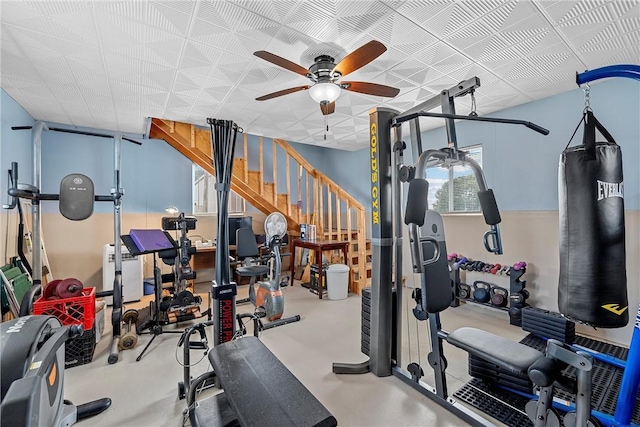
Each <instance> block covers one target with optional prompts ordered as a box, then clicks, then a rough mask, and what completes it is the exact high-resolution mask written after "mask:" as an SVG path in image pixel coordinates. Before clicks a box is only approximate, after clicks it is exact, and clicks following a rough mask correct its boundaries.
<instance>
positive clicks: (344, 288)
mask: <svg viewBox="0 0 640 427" xmlns="http://www.w3.org/2000/svg"><path fill="white" fill-rule="evenodd" d="M348 294H349V266H348V265H344V264H331V265H330V266H329V267H328V268H327V296H328V297H329V299H331V300H338V299H345V298H346V297H347V295H348Z"/></svg>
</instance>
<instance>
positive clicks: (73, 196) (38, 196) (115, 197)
mask: <svg viewBox="0 0 640 427" xmlns="http://www.w3.org/2000/svg"><path fill="white" fill-rule="evenodd" d="M11 129H12V130H27V129H31V132H32V145H33V184H20V183H18V164H17V163H15V162H14V163H13V164H12V176H13V179H12V182H13V183H14V184H13V186H12V187H11V188H10V189H9V195H10V196H12V197H16V198H23V199H29V200H31V206H32V207H31V222H32V227H33V231H32V235H33V242H34V244H33V255H32V264H33V265H32V269H33V275H32V278H33V286H32V287H31V288H30V289H29V291H28V292H27V293H26V294H25V296H24V298H23V301H22V303H21V305H20V316H25V315H27V314H30V313H29V312H28V310H29V308H30V307H31V306H32V304H31V303H32V301H33V300H34V299H35V297H36V295H38V294H40V293H42V239H41V221H40V201H42V200H58V201H59V209H60V213H61V214H62V215H63V216H64V217H65V218H68V219H70V220H72V221H81V220H84V219H87V218H89V217H90V216H91V214H93V202H94V201H95V202H110V203H113V218H114V220H113V235H114V243H115V245H114V249H115V253H114V267H115V276H114V277H115V278H114V283H113V290H112V291H104V292H99V293H96V296H111V295H112V296H113V311H112V313H111V324H112V326H113V337H112V341H111V346H110V352H109V358H108V362H109V364H113V363H116V362H117V361H118V357H119V353H118V351H119V350H118V342H119V340H120V333H121V324H122V248H121V245H120V244H118V243H119V242H120V227H121V205H122V200H121V199H122V196H123V195H124V190H123V189H122V188H121V187H120V185H121V183H120V179H121V178H120V147H121V144H122V140H123V139H124V140H126V141H129V142H132V143H134V144H137V145H142V144H141V143H140V142H138V141H135V140H133V139H130V138H126V137H123V136H122V134H120V133H117V134H115V135H106V134H101V133H96V132H85V131H79V130H74V129H64V128H55V127H48V126H47V124H46V123H44V122H42V121H38V122H36V123H35V124H34V125H33V126H16V127H12V128H11ZM44 131H54V132H63V133H71V134H77V135H87V136H95V137H102V138H110V139H111V138H112V139H113V141H114V187H113V188H112V189H111V191H110V194H109V195H94V192H93V190H94V188H93V182H92V181H91V179H90V178H89V177H87V176H85V175H82V174H70V175H67V176H66V177H64V178H63V180H62V182H61V184H60V194H42V193H40V189H41V188H42V179H41V170H42V161H41V152H42V132H44Z"/></svg>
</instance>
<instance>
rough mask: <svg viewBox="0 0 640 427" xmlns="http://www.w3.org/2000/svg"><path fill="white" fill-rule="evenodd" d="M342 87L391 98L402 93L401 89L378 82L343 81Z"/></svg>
mask: <svg viewBox="0 0 640 427" xmlns="http://www.w3.org/2000/svg"><path fill="white" fill-rule="evenodd" d="M340 87H342V88H343V89H345V90H350V91H351V92H359V93H365V94H367V95H376V96H387V97H389V98H393V97H394V96H396V95H397V94H398V93H400V89H398V88H395V87H391V86H386V85H379V84H377V83H367V82H341V83H340Z"/></svg>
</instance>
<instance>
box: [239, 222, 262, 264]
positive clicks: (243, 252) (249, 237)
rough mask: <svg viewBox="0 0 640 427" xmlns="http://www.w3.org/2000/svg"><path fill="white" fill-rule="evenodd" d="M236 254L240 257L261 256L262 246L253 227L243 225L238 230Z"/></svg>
mask: <svg viewBox="0 0 640 427" xmlns="http://www.w3.org/2000/svg"><path fill="white" fill-rule="evenodd" d="M236 256H237V257H238V258H239V259H244V258H247V257H257V256H260V248H259V247H258V243H257V242H256V235H255V234H253V230H252V229H250V228H248V227H243V228H239V229H238V230H237V231H236Z"/></svg>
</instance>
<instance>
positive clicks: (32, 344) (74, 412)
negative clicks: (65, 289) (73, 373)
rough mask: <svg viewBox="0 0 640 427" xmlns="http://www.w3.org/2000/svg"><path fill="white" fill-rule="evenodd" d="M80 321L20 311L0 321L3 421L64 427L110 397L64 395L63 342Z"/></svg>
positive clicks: (95, 411) (96, 411)
mask: <svg viewBox="0 0 640 427" xmlns="http://www.w3.org/2000/svg"><path fill="white" fill-rule="evenodd" d="M82 332H83V331H82V326H80V325H72V326H62V324H61V323H60V321H59V320H58V319H57V318H55V317H53V316H24V317H19V318H17V319H13V320H9V321H6V322H3V323H2V324H0V337H1V338H0V340H1V344H2V347H1V348H2V353H1V358H0V362H1V363H2V403H0V424H1V425H3V426H12V427H20V426H25V427H26V426H29V427H31V426H33V427H37V426H51V427H59V426H60V427H61V426H64V427H67V426H70V425H73V424H75V423H76V422H77V421H79V420H82V419H85V418H88V417H92V416H94V415H98V414H100V413H102V412H104V411H105V410H106V409H107V408H109V406H111V399H109V398H103V399H98V400H95V401H92V402H89V403H85V404H83V405H79V406H75V405H73V404H72V403H71V402H69V401H67V400H64V398H63V396H62V393H63V383H64V361H65V357H64V343H65V341H66V340H68V339H73V338H75V337H78V336H80V335H82Z"/></svg>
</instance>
